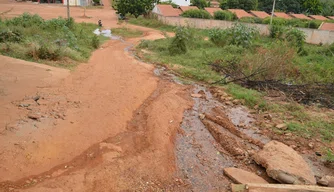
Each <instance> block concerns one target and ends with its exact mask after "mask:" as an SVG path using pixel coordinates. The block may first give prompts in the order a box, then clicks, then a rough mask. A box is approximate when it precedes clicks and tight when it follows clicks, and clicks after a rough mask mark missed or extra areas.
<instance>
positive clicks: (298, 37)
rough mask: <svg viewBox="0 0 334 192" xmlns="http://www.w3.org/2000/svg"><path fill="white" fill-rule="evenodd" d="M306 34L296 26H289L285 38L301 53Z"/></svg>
mask: <svg viewBox="0 0 334 192" xmlns="http://www.w3.org/2000/svg"><path fill="white" fill-rule="evenodd" d="M305 39H306V35H305V33H304V32H303V31H300V30H298V29H296V28H290V29H288V31H287V32H286V35H285V40H286V41H287V42H288V43H289V44H290V45H291V46H295V47H297V48H298V53H301V52H302V51H303V50H304V42H305Z"/></svg>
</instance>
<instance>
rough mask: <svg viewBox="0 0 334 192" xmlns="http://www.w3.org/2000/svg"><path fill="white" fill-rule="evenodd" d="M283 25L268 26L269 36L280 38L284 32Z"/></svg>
mask: <svg viewBox="0 0 334 192" xmlns="http://www.w3.org/2000/svg"><path fill="white" fill-rule="evenodd" d="M284 30H285V27H283V26H282V25H276V24H274V25H271V26H269V36H270V37H271V38H277V39H281V38H282V36H283V33H284Z"/></svg>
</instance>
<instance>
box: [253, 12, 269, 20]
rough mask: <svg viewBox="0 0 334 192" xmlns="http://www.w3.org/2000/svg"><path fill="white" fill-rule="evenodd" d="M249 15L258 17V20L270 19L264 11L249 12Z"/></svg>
mask: <svg viewBox="0 0 334 192" xmlns="http://www.w3.org/2000/svg"><path fill="white" fill-rule="evenodd" d="M250 13H251V14H253V15H254V16H255V17H258V18H260V19H264V18H266V17H270V15H269V14H268V13H266V12H264V11H250Z"/></svg>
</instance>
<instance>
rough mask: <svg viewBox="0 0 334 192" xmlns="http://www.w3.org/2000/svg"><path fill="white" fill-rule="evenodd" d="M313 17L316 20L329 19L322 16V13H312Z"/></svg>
mask: <svg viewBox="0 0 334 192" xmlns="http://www.w3.org/2000/svg"><path fill="white" fill-rule="evenodd" d="M310 17H311V18H313V19H316V20H320V21H326V20H328V19H327V18H326V17H324V16H322V15H310Z"/></svg>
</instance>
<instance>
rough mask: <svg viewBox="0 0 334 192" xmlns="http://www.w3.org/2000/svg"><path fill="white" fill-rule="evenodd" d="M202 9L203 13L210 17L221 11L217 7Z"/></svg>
mask: <svg viewBox="0 0 334 192" xmlns="http://www.w3.org/2000/svg"><path fill="white" fill-rule="evenodd" d="M204 9H205V11H207V12H209V13H210V15H212V16H213V13H214V12H216V11H222V9H221V8H218V7H205V8H204Z"/></svg>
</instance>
